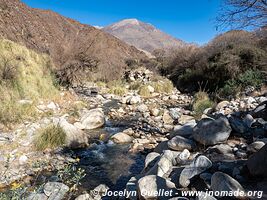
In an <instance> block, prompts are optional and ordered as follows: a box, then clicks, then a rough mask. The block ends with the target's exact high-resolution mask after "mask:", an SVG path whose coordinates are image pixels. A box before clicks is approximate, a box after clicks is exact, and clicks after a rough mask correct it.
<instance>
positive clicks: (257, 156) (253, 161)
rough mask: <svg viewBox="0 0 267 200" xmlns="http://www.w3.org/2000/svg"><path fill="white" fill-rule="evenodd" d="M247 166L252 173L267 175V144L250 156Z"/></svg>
mask: <svg viewBox="0 0 267 200" xmlns="http://www.w3.org/2000/svg"><path fill="white" fill-rule="evenodd" d="M247 167H248V169H249V172H250V174H251V175H253V176H259V177H265V178H266V177H267V170H266V169H267V144H265V145H264V147H262V148H261V149H260V150H259V151H258V152H257V153H254V154H253V155H252V156H251V157H249V159H248V161H247Z"/></svg>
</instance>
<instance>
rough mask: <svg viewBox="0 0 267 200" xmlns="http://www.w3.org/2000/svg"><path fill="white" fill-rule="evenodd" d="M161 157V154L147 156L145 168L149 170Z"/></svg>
mask: <svg viewBox="0 0 267 200" xmlns="http://www.w3.org/2000/svg"><path fill="white" fill-rule="evenodd" d="M159 157H160V154H159V153H156V152H151V153H149V154H147V156H146V159H145V168H147V167H148V166H149V165H151V164H152V163H153V165H154V164H155V161H157V160H158V158H159Z"/></svg>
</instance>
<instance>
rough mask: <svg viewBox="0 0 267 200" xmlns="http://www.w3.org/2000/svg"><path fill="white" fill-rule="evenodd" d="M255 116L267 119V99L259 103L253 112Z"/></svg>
mask: <svg viewBox="0 0 267 200" xmlns="http://www.w3.org/2000/svg"><path fill="white" fill-rule="evenodd" d="M251 115H252V117H253V118H262V119H264V120H265V121H267V101H264V102H262V103H261V104H259V105H258V106H257V107H256V108H255V109H254V110H253V111H252V113H251Z"/></svg>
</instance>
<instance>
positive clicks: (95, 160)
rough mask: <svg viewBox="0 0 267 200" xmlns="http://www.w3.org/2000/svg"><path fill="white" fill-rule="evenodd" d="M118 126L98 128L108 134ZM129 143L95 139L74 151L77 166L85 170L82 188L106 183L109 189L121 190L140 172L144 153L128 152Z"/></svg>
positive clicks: (114, 131)
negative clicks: (88, 146)
mask: <svg viewBox="0 0 267 200" xmlns="http://www.w3.org/2000/svg"><path fill="white" fill-rule="evenodd" d="M119 130H120V128H112V127H105V128H104V129H103V130H100V132H101V133H103V131H104V132H106V133H108V134H110V135H112V134H114V133H117V132H118V131H119ZM128 149H129V145H119V144H114V143H113V142H111V141H110V140H108V141H107V142H103V141H96V142H95V143H94V144H92V145H91V147H90V148H88V149H82V150H77V151H75V154H76V156H77V157H79V158H80V162H79V167H81V168H83V169H84V170H85V172H86V177H85V178H84V179H83V180H82V188H84V189H86V190H88V189H93V188H95V187H96V186H98V185H99V184H106V185H107V186H108V187H109V188H110V189H111V190H122V189H124V188H125V185H126V183H127V181H128V180H129V179H130V178H131V177H132V176H135V175H137V174H139V173H140V172H141V170H142V169H143V166H144V158H145V157H144V155H142V154H133V153H130V152H128Z"/></svg>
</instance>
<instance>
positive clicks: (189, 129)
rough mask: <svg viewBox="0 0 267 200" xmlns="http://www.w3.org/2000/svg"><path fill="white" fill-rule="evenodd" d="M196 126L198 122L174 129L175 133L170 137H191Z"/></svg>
mask: <svg viewBox="0 0 267 200" xmlns="http://www.w3.org/2000/svg"><path fill="white" fill-rule="evenodd" d="M195 126H196V122H195V121H192V122H188V123H186V124H184V125H177V126H175V127H174V129H173V131H172V132H171V134H170V137H171V138H173V137H175V136H177V135H180V136H183V137H186V136H191V135H192V133H193V128H194V127H195Z"/></svg>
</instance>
